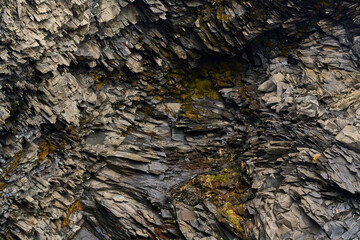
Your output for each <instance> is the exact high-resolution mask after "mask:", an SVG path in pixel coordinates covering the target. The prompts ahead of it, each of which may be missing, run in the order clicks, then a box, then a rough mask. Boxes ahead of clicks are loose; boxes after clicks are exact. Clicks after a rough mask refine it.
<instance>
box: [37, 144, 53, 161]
mask: <svg viewBox="0 0 360 240" xmlns="http://www.w3.org/2000/svg"><path fill="white" fill-rule="evenodd" d="M55 150H56V146H55V145H54V144H52V143H51V142H49V141H47V140H42V141H41V142H40V144H39V148H38V160H39V161H43V160H45V158H46V157H47V156H48V155H49V154H50V153H53V152H54V151H55Z"/></svg>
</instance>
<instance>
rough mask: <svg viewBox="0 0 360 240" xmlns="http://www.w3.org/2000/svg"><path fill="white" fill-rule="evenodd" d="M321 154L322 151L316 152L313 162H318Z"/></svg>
mask: <svg viewBox="0 0 360 240" xmlns="http://www.w3.org/2000/svg"><path fill="white" fill-rule="evenodd" d="M320 156H321V154H320V153H317V154H315V155H314V156H313V159H312V161H313V162H316V161H317V160H318V158H319V157H320Z"/></svg>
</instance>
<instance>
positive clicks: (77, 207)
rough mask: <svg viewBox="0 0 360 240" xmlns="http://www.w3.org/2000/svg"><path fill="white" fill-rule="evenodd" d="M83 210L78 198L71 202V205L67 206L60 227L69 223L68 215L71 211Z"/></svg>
mask: <svg viewBox="0 0 360 240" xmlns="http://www.w3.org/2000/svg"><path fill="white" fill-rule="evenodd" d="M81 210H83V207H82V205H81V202H80V200H77V201H75V202H74V203H73V204H71V206H70V207H69V209H68V211H67V213H66V217H65V219H64V221H63V222H62V224H61V227H62V228H64V227H67V226H68V225H69V223H70V216H71V214H72V213H73V212H77V211H81Z"/></svg>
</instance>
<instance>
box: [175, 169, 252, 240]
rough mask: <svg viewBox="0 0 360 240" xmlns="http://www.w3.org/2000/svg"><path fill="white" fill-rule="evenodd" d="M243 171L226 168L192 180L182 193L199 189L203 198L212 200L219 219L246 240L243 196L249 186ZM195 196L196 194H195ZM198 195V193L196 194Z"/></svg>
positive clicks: (183, 188) (182, 189)
mask: <svg viewBox="0 0 360 240" xmlns="http://www.w3.org/2000/svg"><path fill="white" fill-rule="evenodd" d="M241 171H242V170H241V169H232V168H225V169H223V170H221V171H220V172H218V173H216V174H204V175H200V176H197V177H196V178H194V179H192V180H191V181H190V182H189V183H188V184H186V185H184V186H183V187H182V188H181V189H180V191H181V192H184V191H187V189H192V191H194V187H195V189H198V190H197V191H199V192H201V196H202V197H203V198H207V199H208V200H210V201H211V202H212V203H213V204H214V205H215V206H216V207H217V209H218V215H217V217H218V219H219V221H220V222H223V223H224V224H226V223H230V224H231V226H232V228H233V230H234V231H235V232H236V233H237V234H238V235H239V236H241V237H242V238H243V239H246V237H245V232H244V227H243V224H242V222H243V221H244V220H245V217H244V214H245V209H244V206H243V203H242V201H241V194H242V192H244V191H245V190H246V189H248V188H249V186H248V185H247V184H246V183H244V182H243V181H242V179H241V177H240V176H241ZM193 194H194V192H193ZM195 194H196V193H195Z"/></svg>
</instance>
